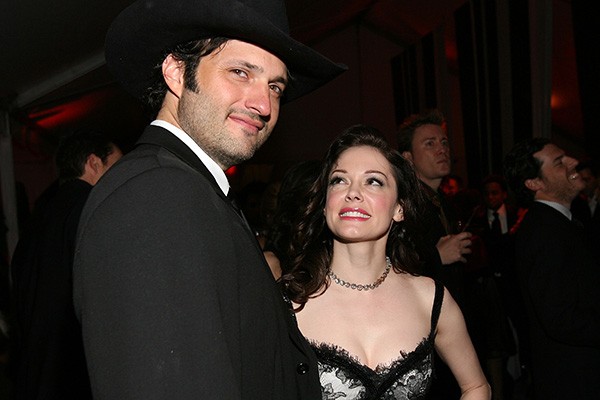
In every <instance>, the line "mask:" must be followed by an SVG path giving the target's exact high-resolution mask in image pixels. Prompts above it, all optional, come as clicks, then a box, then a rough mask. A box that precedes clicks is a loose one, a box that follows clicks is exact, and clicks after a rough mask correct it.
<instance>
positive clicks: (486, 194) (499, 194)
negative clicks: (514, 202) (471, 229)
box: [483, 182, 508, 210]
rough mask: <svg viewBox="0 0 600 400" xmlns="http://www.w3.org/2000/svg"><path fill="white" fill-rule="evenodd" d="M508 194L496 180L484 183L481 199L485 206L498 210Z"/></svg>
mask: <svg viewBox="0 0 600 400" xmlns="http://www.w3.org/2000/svg"><path fill="white" fill-rule="evenodd" d="M507 196H508V194H507V193H506V192H505V191H504V190H503V189H502V185H500V184H499V183H498V182H489V183H486V184H485V186H484V187H483V201H484V202H485V206H486V207H487V208H489V209H492V210H498V209H499V208H500V207H501V206H502V204H503V203H504V201H505V200H506V197H507Z"/></svg>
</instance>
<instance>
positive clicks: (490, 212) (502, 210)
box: [487, 203, 506, 219]
mask: <svg viewBox="0 0 600 400" xmlns="http://www.w3.org/2000/svg"><path fill="white" fill-rule="evenodd" d="M487 212H488V218H490V219H493V218H494V210H492V209H491V208H488V209H487ZM496 212H497V213H498V216H500V217H501V216H503V215H506V206H505V205H504V203H502V205H501V206H500V207H498V209H497V210H496Z"/></svg>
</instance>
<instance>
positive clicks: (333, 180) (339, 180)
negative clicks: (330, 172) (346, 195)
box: [329, 176, 343, 185]
mask: <svg viewBox="0 0 600 400" xmlns="http://www.w3.org/2000/svg"><path fill="white" fill-rule="evenodd" d="M342 182H343V179H342V178H340V177H339V176H334V177H332V178H331V179H330V180H329V185H337V184H339V183H342Z"/></svg>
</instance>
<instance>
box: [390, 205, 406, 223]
mask: <svg viewBox="0 0 600 400" xmlns="http://www.w3.org/2000/svg"><path fill="white" fill-rule="evenodd" d="M392 219H393V220H394V221H396V222H400V221H402V220H404V209H403V208H402V206H401V205H400V204H397V205H396V211H395V212H394V216H393V217H392Z"/></svg>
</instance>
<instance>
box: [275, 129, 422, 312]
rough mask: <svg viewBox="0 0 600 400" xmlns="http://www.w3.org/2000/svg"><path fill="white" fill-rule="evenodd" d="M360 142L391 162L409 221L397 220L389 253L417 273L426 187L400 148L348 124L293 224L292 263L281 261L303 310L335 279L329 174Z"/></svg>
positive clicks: (286, 283) (286, 284)
mask: <svg viewBox="0 0 600 400" xmlns="http://www.w3.org/2000/svg"><path fill="white" fill-rule="evenodd" d="M357 146H368V147H372V148H374V149H377V150H378V151H379V152H380V153H381V154H382V155H383V156H384V157H385V158H386V159H387V160H388V161H389V163H390V165H391V167H392V171H393V173H394V178H395V181H396V185H397V193H398V203H399V204H400V205H401V206H402V209H403V213H404V220H403V221H400V222H394V223H393V224H392V227H391V230H390V233H389V236H388V240H387V245H386V254H387V256H389V258H390V260H391V262H392V265H393V268H394V271H396V272H397V273H402V272H405V273H411V274H414V273H416V271H417V269H418V262H419V258H418V255H417V253H416V251H415V249H414V244H413V242H412V237H411V232H415V231H416V230H417V222H418V215H417V212H418V210H420V209H422V202H423V196H422V193H421V186H420V185H419V181H418V179H417V177H416V175H415V172H414V170H413V168H412V166H411V165H410V164H409V162H408V161H406V160H405V159H404V158H403V157H402V156H401V155H400V153H399V152H398V151H397V150H395V149H393V148H392V147H390V145H389V144H388V143H387V141H386V140H385V139H384V138H383V135H382V134H381V132H379V131H378V130H377V129H375V128H372V127H369V126H366V125H354V126H351V127H350V128H348V129H346V130H345V131H344V132H343V133H342V134H341V135H340V136H338V137H337V139H335V140H334V142H333V143H332V144H331V146H330V147H329V150H328V151H327V153H326V156H325V159H324V162H323V170H322V172H321V174H320V175H319V177H318V178H317V180H316V181H315V182H314V184H313V185H312V187H311V189H310V191H309V195H308V196H307V199H306V209H305V210H304V212H303V213H302V216H301V217H300V218H298V220H297V221H295V222H294V223H293V227H292V230H293V234H292V237H291V241H290V243H289V246H288V247H287V252H288V254H287V257H286V258H287V260H289V261H288V263H287V264H284V265H282V269H283V275H282V277H281V279H280V282H281V283H282V285H283V288H284V290H285V292H286V294H287V296H288V297H289V298H290V299H291V300H292V301H293V302H295V303H296V304H299V308H298V310H301V309H302V308H303V307H304V304H305V303H306V302H307V301H308V299H309V298H311V297H316V296H319V295H320V294H322V293H323V292H324V291H325V290H327V287H328V286H329V284H330V281H329V278H328V276H327V274H328V272H329V269H330V265H331V259H332V256H333V235H332V233H331V231H330V230H329V228H328V227H327V224H326V222H325V215H324V208H325V202H326V198H327V191H328V187H329V179H330V174H331V171H332V170H333V168H334V167H335V165H336V164H337V161H338V159H339V157H340V155H341V154H342V153H343V152H344V151H346V150H348V149H350V148H352V147H357Z"/></svg>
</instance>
